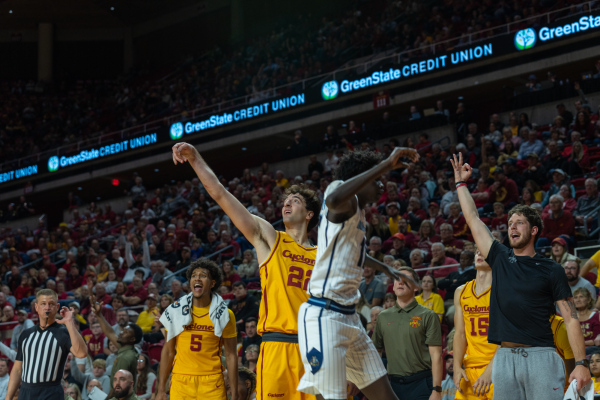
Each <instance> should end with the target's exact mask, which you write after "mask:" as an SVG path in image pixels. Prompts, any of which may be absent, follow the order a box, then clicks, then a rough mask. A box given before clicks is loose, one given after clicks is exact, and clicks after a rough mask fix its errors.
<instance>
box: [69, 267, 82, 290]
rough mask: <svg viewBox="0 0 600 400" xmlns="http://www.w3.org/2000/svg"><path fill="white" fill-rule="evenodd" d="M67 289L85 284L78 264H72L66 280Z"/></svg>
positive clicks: (73, 288)
mask: <svg viewBox="0 0 600 400" xmlns="http://www.w3.org/2000/svg"><path fill="white" fill-rule="evenodd" d="M66 284H67V290H69V291H70V290H75V289H77V288H80V287H81V286H82V285H83V276H82V275H81V274H80V273H79V266H77V264H73V265H71V273H70V274H69V277H68V278H67V281H66Z"/></svg>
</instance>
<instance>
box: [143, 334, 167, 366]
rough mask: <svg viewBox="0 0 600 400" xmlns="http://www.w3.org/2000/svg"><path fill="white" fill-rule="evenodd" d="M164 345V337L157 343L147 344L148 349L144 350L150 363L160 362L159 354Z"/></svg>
mask: <svg viewBox="0 0 600 400" xmlns="http://www.w3.org/2000/svg"><path fill="white" fill-rule="evenodd" d="M164 345H165V340H164V339H163V340H161V341H160V342H158V343H154V344H150V345H148V350H146V352H147V353H148V357H149V358H150V360H151V361H152V363H155V362H160V354H161V352H162V349H163V347H164Z"/></svg>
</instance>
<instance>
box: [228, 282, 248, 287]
mask: <svg viewBox="0 0 600 400" xmlns="http://www.w3.org/2000/svg"><path fill="white" fill-rule="evenodd" d="M236 286H242V287H243V288H244V289H246V284H245V283H244V282H242V281H237V282H233V284H232V285H231V287H236Z"/></svg>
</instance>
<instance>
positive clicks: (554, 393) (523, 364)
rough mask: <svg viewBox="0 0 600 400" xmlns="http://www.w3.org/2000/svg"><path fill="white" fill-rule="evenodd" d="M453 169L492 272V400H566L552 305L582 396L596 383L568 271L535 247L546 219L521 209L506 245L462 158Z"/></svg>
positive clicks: (514, 213)
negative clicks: (478, 203)
mask: <svg viewBox="0 0 600 400" xmlns="http://www.w3.org/2000/svg"><path fill="white" fill-rule="evenodd" d="M450 162H451V163H452V167H453V168H454V178H455V181H456V188H457V189H456V192H457V193H458V199H459V201H460V205H461V208H462V211H463V215H464V217H465V219H466V220H467V224H468V225H469V228H471V232H472V233H473V237H475V242H476V243H477V248H478V249H479V251H480V252H481V254H483V255H484V256H485V257H486V261H487V262H488V264H489V265H490V267H491V268H492V276H493V279H492V287H491V293H490V317H489V329H485V328H486V327H485V326H484V330H486V331H487V334H488V341H489V342H490V343H494V344H498V345H500V348H499V349H498V350H497V351H496V355H495V356H494V365H493V370H492V382H493V384H494V400H512V399H534V400H535V399H540V400H541V399H543V400H552V399H556V400H559V399H562V398H563V387H564V382H565V367H564V364H563V361H562V359H561V358H560V356H559V355H558V354H557V353H556V349H555V346H554V337H553V335H552V329H551V323H550V317H551V316H552V315H553V314H554V302H556V304H557V305H558V308H559V310H560V313H561V315H562V317H563V319H564V322H565V327H566V328H567V336H568V337H569V343H570V344H571V348H572V349H573V354H575V369H573V372H572V373H571V375H570V378H569V383H570V382H571V381H572V380H573V379H576V380H577V390H578V391H579V390H580V389H581V388H582V387H583V386H585V385H586V384H587V383H588V382H589V381H590V371H589V368H588V364H589V361H588V360H587V359H586V358H585V345H584V341H583V335H582V333H581V328H580V326H579V321H578V320H577V310H576V309H575V304H574V303H573V294H572V293H571V288H570V287H569V283H568V282H567V276H566V275H565V271H564V269H563V268H562V267H561V266H560V264H558V263H556V262H554V261H552V260H550V259H547V258H543V257H541V256H539V255H538V254H536V252H535V248H534V244H535V239H536V237H537V236H538V235H539V233H540V232H541V230H542V228H543V223H542V220H541V218H540V216H539V215H538V213H537V212H536V211H535V210H534V209H532V208H531V207H528V206H522V205H519V206H515V207H514V208H513V209H511V210H510V211H509V213H508V239H509V242H510V246H511V248H508V247H506V246H504V245H502V244H500V243H499V242H497V241H495V240H494V238H493V237H492V234H491V233H490V231H489V229H488V227H487V226H486V225H485V224H484V223H483V222H481V220H480V219H479V214H478V213H477V208H476V207H475V202H474V201H473V197H471V194H470V193H469V190H468V189H467V187H466V186H467V184H466V181H467V180H468V179H469V178H470V176H471V173H472V169H471V166H470V165H469V164H463V157H462V154H460V155H459V156H458V158H457V157H456V155H454V159H451V160H450ZM480 321H481V320H480Z"/></svg>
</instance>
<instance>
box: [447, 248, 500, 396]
mask: <svg viewBox="0 0 600 400" xmlns="http://www.w3.org/2000/svg"><path fill="white" fill-rule="evenodd" d="M475 269H476V270H477V278H476V279H474V280H472V281H470V282H467V283H466V284H464V285H463V286H461V287H459V288H458V289H457V290H456V292H454V308H455V309H456V312H455V313H454V326H455V329H456V333H455V334H454V349H453V350H454V385H455V386H456V388H457V392H456V397H455V399H466V400H474V399H490V400H491V399H492V396H493V394H494V390H493V387H492V384H491V382H492V359H493V358H494V354H495V353H496V349H497V348H498V346H497V345H495V344H492V343H488V325H489V324H490V288H491V287H492V270H491V268H490V266H489V265H488V263H487V262H485V259H484V258H483V256H482V255H481V253H480V252H479V251H478V252H477V254H476V255H475ZM465 347H466V352H465ZM465 353H466V354H465ZM463 366H464V370H463Z"/></svg>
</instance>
